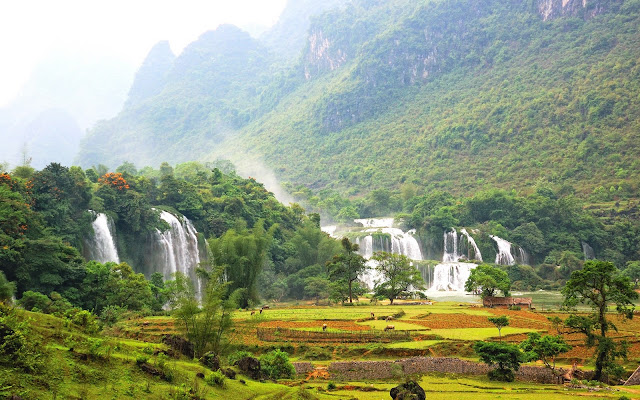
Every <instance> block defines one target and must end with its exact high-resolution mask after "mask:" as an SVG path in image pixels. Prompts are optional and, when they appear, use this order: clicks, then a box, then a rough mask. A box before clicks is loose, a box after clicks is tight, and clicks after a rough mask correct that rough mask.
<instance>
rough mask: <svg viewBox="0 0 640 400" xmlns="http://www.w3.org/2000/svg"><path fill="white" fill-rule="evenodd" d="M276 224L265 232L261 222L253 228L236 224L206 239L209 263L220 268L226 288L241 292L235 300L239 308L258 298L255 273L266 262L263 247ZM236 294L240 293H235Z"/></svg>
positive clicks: (265, 252)
mask: <svg viewBox="0 0 640 400" xmlns="http://www.w3.org/2000/svg"><path fill="white" fill-rule="evenodd" d="M275 229H277V225H274V226H272V227H271V229H270V230H269V231H265V230H264V228H263V223H262V221H258V223H256V226H254V228H253V229H251V230H247V229H243V228H242V227H239V228H238V229H230V230H228V231H227V232H225V234H224V235H222V236H221V237H220V238H217V239H210V240H209V247H210V248H211V253H212V258H213V263H214V265H215V266H218V267H223V268H224V270H225V274H224V275H225V277H226V279H227V280H228V282H229V283H230V291H231V292H234V291H236V290H237V289H240V290H241V292H242V293H244V294H243V295H242V296H241V298H240V299H238V302H239V304H238V306H239V307H243V308H244V307H248V306H249V305H251V304H255V303H257V302H259V301H260V298H259V296H258V287H257V283H258V274H259V273H260V271H262V268H263V266H264V263H265V261H266V256H267V250H268V248H269V243H270V242H271V239H272V235H273V231H274V230H275ZM239 293H240V292H239Z"/></svg>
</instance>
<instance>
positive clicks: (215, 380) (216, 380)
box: [204, 371, 227, 387]
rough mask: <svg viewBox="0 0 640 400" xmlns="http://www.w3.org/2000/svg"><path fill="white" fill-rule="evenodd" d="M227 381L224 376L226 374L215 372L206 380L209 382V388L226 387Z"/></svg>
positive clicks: (205, 379)
mask: <svg viewBox="0 0 640 400" xmlns="http://www.w3.org/2000/svg"><path fill="white" fill-rule="evenodd" d="M225 379H227V377H226V376H224V374H223V373H222V372H220V371H214V372H212V373H210V374H209V375H207V376H206V377H205V378H204V381H205V382H207V385H209V386H218V387H224V380H225Z"/></svg>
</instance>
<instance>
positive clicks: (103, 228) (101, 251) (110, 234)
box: [85, 210, 120, 263]
mask: <svg viewBox="0 0 640 400" xmlns="http://www.w3.org/2000/svg"><path fill="white" fill-rule="evenodd" d="M89 212H91V213H92V214H93V215H95V217H96V219H94V220H93V223H92V224H91V226H92V227H93V237H91V238H89V239H87V240H86V241H85V248H86V251H85V253H86V257H87V259H89V260H95V261H98V262H101V263H105V262H115V263H119V262H120V257H118V249H117V248H116V242H115V240H114V232H115V228H114V226H113V220H112V219H111V218H109V217H108V216H107V215H106V214H103V213H96V212H94V211H91V210H90V211H89Z"/></svg>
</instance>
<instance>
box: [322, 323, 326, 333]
mask: <svg viewBox="0 0 640 400" xmlns="http://www.w3.org/2000/svg"><path fill="white" fill-rule="evenodd" d="M326 330H327V324H322V331H323V332H324V331H326Z"/></svg>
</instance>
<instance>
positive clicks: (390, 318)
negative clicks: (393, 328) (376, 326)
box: [385, 315, 393, 321]
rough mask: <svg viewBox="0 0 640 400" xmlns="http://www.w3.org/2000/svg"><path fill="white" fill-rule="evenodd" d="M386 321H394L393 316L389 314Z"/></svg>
mask: <svg viewBox="0 0 640 400" xmlns="http://www.w3.org/2000/svg"><path fill="white" fill-rule="evenodd" d="M385 321H393V317H392V316H391V315H389V316H388V317H387V318H386V319H385Z"/></svg>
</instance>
